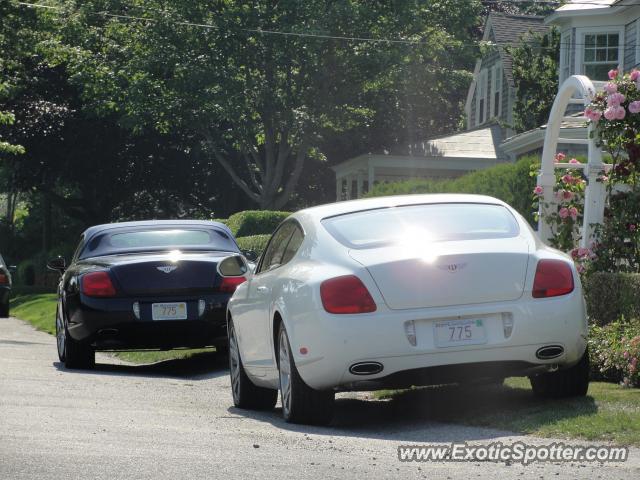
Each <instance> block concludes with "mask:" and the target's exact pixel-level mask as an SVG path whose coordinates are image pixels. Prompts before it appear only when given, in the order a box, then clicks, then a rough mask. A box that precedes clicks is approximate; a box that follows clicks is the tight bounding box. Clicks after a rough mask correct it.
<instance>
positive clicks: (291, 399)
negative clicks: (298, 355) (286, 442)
mask: <svg viewBox="0 0 640 480" xmlns="http://www.w3.org/2000/svg"><path fill="white" fill-rule="evenodd" d="M278 345H279V347H278V359H279V361H278V373H279V376H280V399H281V402H282V415H283V416H284V419H285V420H286V421H287V422H290V423H304V424H309V425H326V424H328V423H329V422H330V421H331V419H332V418H333V405H334V402H335V394H334V393H333V392H332V391H320V390H315V389H313V388H311V387H309V386H308V385H307V384H306V383H304V380H302V377H300V374H299V373H298V369H297V368H296V364H295V362H294V360H293V355H292V354H291V345H290V344H289V337H288V336H287V331H286V330H285V328H284V324H282V323H281V324H280V333H279V334H278Z"/></svg>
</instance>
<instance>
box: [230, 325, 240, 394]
mask: <svg viewBox="0 0 640 480" xmlns="http://www.w3.org/2000/svg"><path fill="white" fill-rule="evenodd" d="M229 370H230V374H231V392H232V394H233V400H234V401H235V402H236V403H237V402H239V401H240V351H239V349H238V342H237V340H236V332H235V329H234V328H233V326H230V329H229Z"/></svg>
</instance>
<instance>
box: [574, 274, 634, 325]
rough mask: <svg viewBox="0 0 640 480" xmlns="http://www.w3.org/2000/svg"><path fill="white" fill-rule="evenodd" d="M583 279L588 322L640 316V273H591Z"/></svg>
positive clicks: (598, 322) (594, 322)
mask: <svg viewBox="0 0 640 480" xmlns="http://www.w3.org/2000/svg"><path fill="white" fill-rule="evenodd" d="M582 281H583V286H584V293H585V299H586V302H587V315H588V316H589V322H590V323H592V324H596V325H607V324H609V323H611V322H613V321H615V320H616V319H618V318H620V317H625V318H640V295H639V293H640V274H637V273H611V272H591V273H590V274H589V275H586V276H583V279H582Z"/></svg>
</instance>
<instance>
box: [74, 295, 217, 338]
mask: <svg viewBox="0 0 640 480" xmlns="http://www.w3.org/2000/svg"><path fill="white" fill-rule="evenodd" d="M200 299H204V300H205V305H206V307H205V311H204V313H203V314H202V315H199V314H198V300H200ZM135 301H138V302H139V304H140V318H136V316H135V315H134V313H133V303H134V302H135ZM156 302H186V303H187V319H185V320H152V318H151V304H152V303H156ZM226 302H227V298H226V296H225V297H224V298H220V296H200V297H197V298H153V299H149V298H140V299H118V298H114V299H95V298H87V297H84V296H82V297H81V301H80V303H79V304H78V305H76V307H75V308H74V310H73V312H68V313H70V315H69V316H68V329H69V334H70V335H71V337H72V338H73V339H74V340H76V341H79V342H82V343H85V344H91V345H92V346H93V347H94V348H95V349H96V350H130V349H171V348H179V347H191V348H198V347H206V346H213V345H217V344H223V343H226V337H227V325H226V318H225V312H226Z"/></svg>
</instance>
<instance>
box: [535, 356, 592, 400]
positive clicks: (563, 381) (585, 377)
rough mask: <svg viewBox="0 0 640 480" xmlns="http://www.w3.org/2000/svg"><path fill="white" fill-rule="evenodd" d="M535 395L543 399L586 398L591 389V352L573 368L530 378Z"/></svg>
mask: <svg viewBox="0 0 640 480" xmlns="http://www.w3.org/2000/svg"><path fill="white" fill-rule="evenodd" d="M529 380H530V381H531V388H532V389H533V393H534V395H536V396H537V397H542V398H564V397H584V396H585V395H586V394H587V390H588V389H589V350H585V352H584V355H582V358H581V359H580V361H579V362H578V363H576V364H575V365H574V366H573V367H570V368H567V369H564V370H558V371H557V372H550V373H541V374H539V375H535V376H532V377H529Z"/></svg>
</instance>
